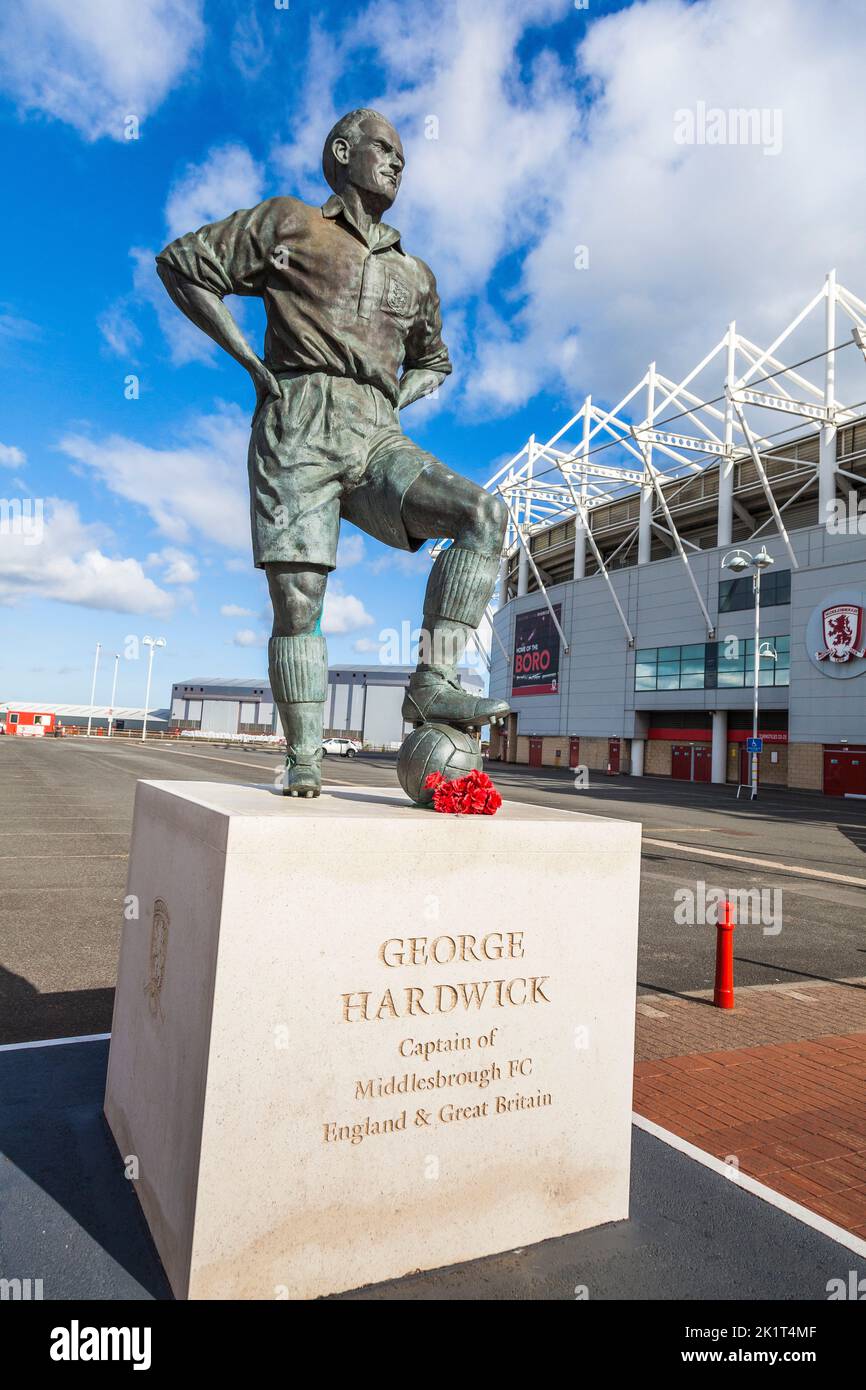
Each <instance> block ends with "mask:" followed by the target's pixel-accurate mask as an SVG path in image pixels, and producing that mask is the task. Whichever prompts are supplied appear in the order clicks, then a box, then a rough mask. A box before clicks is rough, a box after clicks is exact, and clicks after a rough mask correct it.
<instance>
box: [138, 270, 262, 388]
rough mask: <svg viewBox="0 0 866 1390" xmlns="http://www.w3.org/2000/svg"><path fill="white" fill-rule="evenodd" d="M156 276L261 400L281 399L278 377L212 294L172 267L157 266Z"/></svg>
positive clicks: (215, 295)
mask: <svg viewBox="0 0 866 1390" xmlns="http://www.w3.org/2000/svg"><path fill="white" fill-rule="evenodd" d="M156 268H157V273H158V274H159V278H160V280H161V281H162V283H163V284H164V286H165V288H166V290H167V291H168V294H169V296H170V297H171V299H172V300H173V302H174V303H175V304H176V305H177V307H178V309H180V311H181V313H183V314H186V317H187V318H188V319H189V320H190V322H191V323H194V324H195V326H196V328H200V329H201V331H202V332H203V333H206V334H207V335H208V337H209V338H213V340H214V342H215V343H216V344H217V345H218V346H219V347H221V348H222V349H223V351H224V352H227V353H228V354H229V356H230V357H233V358H234V359H235V361H236V362H240V364H241V366H242V367H244V368H245V369H246V371H248V372H249V374H250V376H251V377H252V380H253V384H254V386H255V388H256V395H257V397H258V399H259V400H260V401H261V399H262V398H263V397H264V396H271V395H273V396H276V395H279V392H280V388H279V385H278V384H277V380H276V377H275V376H274V374H273V372H271V371H270V369H269V368H268V367H266V366H265V364H264V362H263V361H262V360H261V358H260V357H259V355H258V353H256V352H255V351H254V350H253V348H252V347H251V346H250V344H249V343H248V342H247V340H246V338H245V337H244V335H243V333H242V332H241V330H240V328H239V327H238V325H237V323H236V322H235V319H234V316H233V315H232V313H231V311H230V310H229V309H227V308H226V306H225V304H224V303H223V301H222V299H221V298H220V296H219V295H218V294H216V293H215V292H214V291H213V290H206V289H204V288H202V286H201V285H194V284H193V283H192V281H191V280H186V279H185V278H184V277H183V276H182V275H178V273H177V271H175V270H172V268H171V266H169V265H166V264H165V263H164V262H162V261H158V262H157V267H156Z"/></svg>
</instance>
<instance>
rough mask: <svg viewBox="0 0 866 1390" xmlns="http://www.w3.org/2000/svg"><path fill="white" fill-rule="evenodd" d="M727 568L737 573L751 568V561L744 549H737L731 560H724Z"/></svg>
mask: <svg viewBox="0 0 866 1390" xmlns="http://www.w3.org/2000/svg"><path fill="white" fill-rule="evenodd" d="M724 565H725V568H726V569H729V570H733V571H734V573H735V574H741V573H742V572H743V570H747V569H748V568H749V562H748V560H747V559H746V557H745V555H743V553H742V551H739V550H737V551H735V552H734V554H733V555H732V556H731V558H730V559H729V560H725V561H724Z"/></svg>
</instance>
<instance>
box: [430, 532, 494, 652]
mask: <svg viewBox="0 0 866 1390" xmlns="http://www.w3.org/2000/svg"><path fill="white" fill-rule="evenodd" d="M499 559H500V557H499V554H498V552H497V553H495V554H487V553H485V552H484V551H479V550H467V549H465V548H464V547H463V546H460V545H451V546H449V547H448V549H447V550H444V551H443V552H442V554H441V555H439V556H437V558H436V560H435V561H434V563H433V568H432V569H431V571H430V578H429V579H428V581H427V590H426V593H425V595H424V636H423V637H422V640H421V650H420V652H419V655H420V658H421V659H420V661H419V663H418V669H419V671H426V670H433V671H436V672H439V673H441V674H442V675H445V676H446V677H448V678H453V676H454V674H455V672H456V668H457V666H458V665H459V663H460V658H461V657H462V655H463V652H464V651H465V649H466V643H467V641H468V640H469V638H470V636H471V635H472V633H473V632H474V631H475V629H476V628H477V627H478V624H479V623H480V622H481V619H482V618H483V616H484V610H485V608H486V607H487V604H488V603H489V602H490V595H491V594H492V593H493V589H494V586H495V584H496V579H497V576H498V574H499Z"/></svg>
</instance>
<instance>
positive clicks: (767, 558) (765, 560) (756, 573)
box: [722, 546, 773, 801]
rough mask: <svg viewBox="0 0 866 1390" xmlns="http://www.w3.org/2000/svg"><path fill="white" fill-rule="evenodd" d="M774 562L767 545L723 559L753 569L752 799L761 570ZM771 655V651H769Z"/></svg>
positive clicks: (727, 566) (739, 569) (729, 566)
mask: <svg viewBox="0 0 866 1390" xmlns="http://www.w3.org/2000/svg"><path fill="white" fill-rule="evenodd" d="M772 564H773V557H772V555H768V554H767V547H766V546H762V547H761V549H760V550H759V551H758V553H757V555H752V554H751V553H750V552H749V551H748V550H734V551H732V552H731V554H730V555H726V556H725V558H724V559H723V560H722V569H729V570H733V571H734V573H735V574H741V573H742V572H743V570H746V569H749V567H750V566H751V570H752V593H753V594H754V596H755V661H754V699H753V701H752V756H751V758H750V761H749V770H750V777H749V781H750V783H751V796H750V798H749V799H750V801H754V799H755V797H756V796H757V795H758V753H757V739H758V688H759V675H760V669H761V571H762V570H765V569H769V567H770V565H772ZM768 655H769V653H768Z"/></svg>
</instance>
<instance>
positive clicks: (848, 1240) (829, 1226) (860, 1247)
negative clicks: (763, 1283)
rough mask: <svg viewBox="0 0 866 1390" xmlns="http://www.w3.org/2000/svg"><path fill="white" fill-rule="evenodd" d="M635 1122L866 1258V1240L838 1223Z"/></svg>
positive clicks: (638, 1118) (649, 1124)
mask: <svg viewBox="0 0 866 1390" xmlns="http://www.w3.org/2000/svg"><path fill="white" fill-rule="evenodd" d="M632 1120H633V1121H634V1123H635V1125H636V1126H637V1128H638V1129H642V1130H644V1131H645V1132H646V1133H647V1134H651V1135H653V1137H654V1138H655V1139H660V1140H661V1141H662V1143H663V1144H668V1145H670V1147H671V1148H672V1149H678V1150H679V1152H680V1153H682V1154H686V1155H687V1157H688V1158H693V1159H694V1160H695V1162H696V1163H700V1164H702V1165H703V1166H704V1168H711V1169H712V1171H713V1172H714V1173H718V1174H720V1175H721V1176H722V1177H724V1178H727V1180H728V1182H730V1183H731V1184H732V1185H733V1186H734V1187H739V1188H742V1189H743V1191H745V1192H751V1193H752V1195H753V1196H755V1197H759V1198H760V1199H761V1201H762V1202H767V1203H769V1205H770V1206H772V1207H778V1209H779V1210H780V1211H784V1212H786V1213H787V1215H788V1216H793V1217H795V1218H796V1220H797V1221H802V1223H803V1225H804V1226H811V1228H812V1230H813V1231H820V1233H821V1235H823V1236H829V1238H830V1239H831V1240H835V1241H837V1242H838V1244H839V1245H844V1246H845V1247H846V1249H848V1250H853V1251H854V1254H855V1255H860V1256H863V1257H866V1240H861V1239H860V1237H859V1236H855V1235H853V1234H852V1232H851V1231H846V1230H845V1228H844V1226H837V1225H836V1224H835V1222H833V1221H828V1220H827V1218H826V1217H825V1216H819V1215H818V1213H817V1212H816V1211H810V1210H809V1208H808V1207H803V1206H801V1205H800V1203H799V1202H794V1201H792V1200H791V1198H790V1197H785V1196H784V1195H783V1194H782V1193H781V1192H776V1190H775V1188H772V1187H767V1186H765V1184H764V1183H762V1182H758V1179H757V1178H753V1177H752V1176H751V1174H749V1173H741V1172H740V1171H739V1169H737V1168H734V1167H733V1165H732V1164H730V1163H725V1162H723V1160H722V1159H720V1158H716V1156H715V1154H708V1153H707V1152H706V1150H705V1149H699V1148H698V1147H697V1145H695V1144H690V1143H689V1142H688V1140H687V1139H681V1138H680V1136H679V1135H678V1134H673V1133H672V1132H671V1131H670V1130H669V1129H662V1127H661V1125H657V1124H654V1123H653V1121H652V1120H647V1119H646V1118H645V1117H644V1116H643V1115H638V1114H637V1113H636V1112H635V1113H634V1114H633V1115H632Z"/></svg>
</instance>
